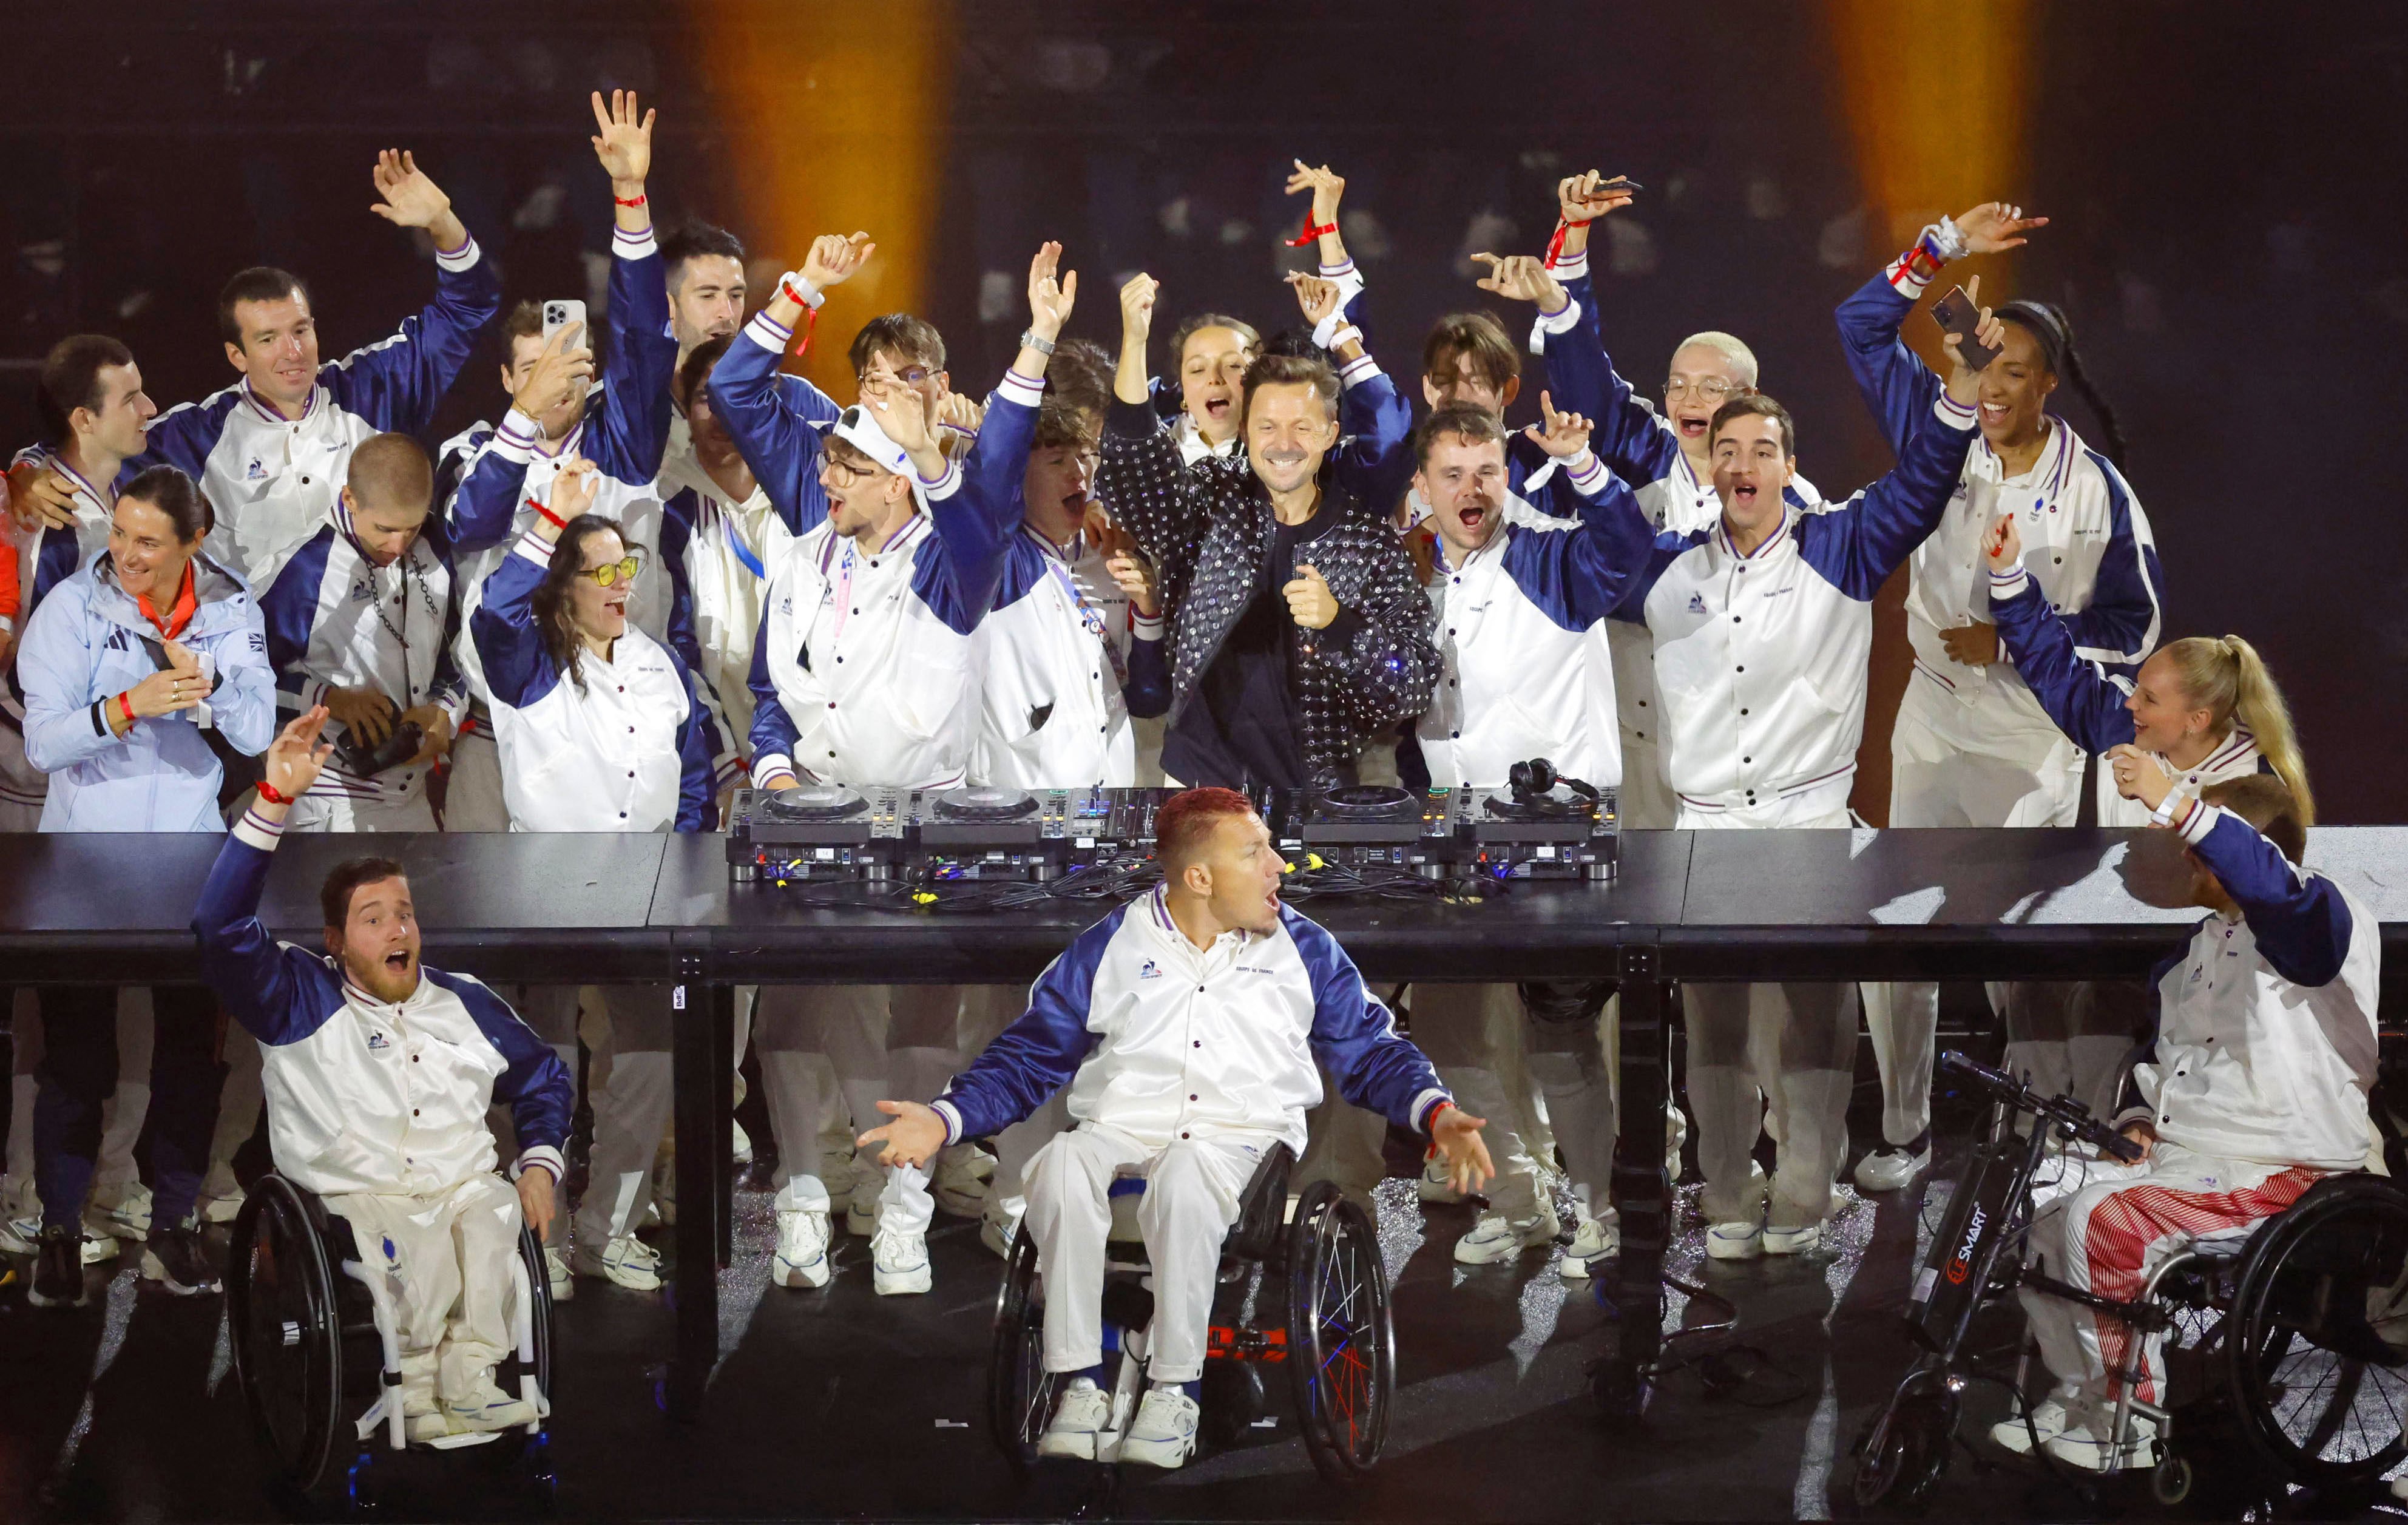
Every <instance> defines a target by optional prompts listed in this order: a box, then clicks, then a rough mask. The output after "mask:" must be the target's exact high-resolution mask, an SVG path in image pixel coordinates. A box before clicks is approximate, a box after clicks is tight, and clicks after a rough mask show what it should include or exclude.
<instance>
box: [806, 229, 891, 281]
mask: <svg viewBox="0 0 2408 1525" xmlns="http://www.w3.org/2000/svg"><path fill="white" fill-rule="evenodd" d="M877 251H878V246H877V245H876V244H874V243H871V242H870V241H869V235H868V234H867V233H856V234H853V236H851V237H839V236H838V235H836V234H833V233H823V234H821V235H820V236H819V237H816V238H813V239H812V240H811V252H810V254H809V255H807V256H806V257H805V258H804V260H803V268H802V277H803V279H804V280H805V281H810V283H811V284H812V285H813V286H815V287H817V288H818V289H819V290H821V291H825V290H827V289H828V288H829V287H830V286H840V285H842V284H843V283H844V282H846V281H850V280H852V279H853V276H854V275H855V274H857V273H858V272H859V271H860V269H861V267H862V266H864V265H867V263H869V256H870V255H871V254H873V253H875V252H877Z"/></svg>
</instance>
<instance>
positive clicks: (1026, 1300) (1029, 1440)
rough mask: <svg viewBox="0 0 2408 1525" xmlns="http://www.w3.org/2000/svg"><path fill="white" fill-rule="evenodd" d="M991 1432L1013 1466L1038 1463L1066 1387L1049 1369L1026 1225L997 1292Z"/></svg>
mask: <svg viewBox="0 0 2408 1525" xmlns="http://www.w3.org/2000/svg"><path fill="white" fill-rule="evenodd" d="M986 1385H987V1386H986V1403H987V1429H988V1431H989V1432H990V1433H992V1434H993V1435H994V1437H995V1443H996V1446H997V1447H998V1448H1000V1449H1001V1450H1002V1452H1003V1454H1004V1457H1005V1459H1006V1460H1009V1461H1010V1462H1011V1465H1012V1466H1013V1468H1014V1469H1015V1470H1017V1471H1020V1472H1023V1473H1025V1472H1027V1471H1028V1470H1029V1469H1030V1468H1032V1467H1034V1466H1035V1465H1036V1464H1037V1441H1038V1437H1039V1436H1040V1435H1042V1434H1043V1433H1044V1432H1045V1426H1046V1423H1047V1421H1048V1420H1050V1419H1052V1418H1053V1417H1054V1396H1055V1393H1056V1392H1057V1390H1058V1389H1059V1388H1060V1386H1061V1383H1060V1381H1059V1380H1058V1379H1057V1378H1055V1377H1054V1375H1052V1374H1049V1373H1048V1372H1047V1371H1046V1370H1045V1302H1044V1297H1043V1289H1042V1288H1041V1287H1039V1283H1038V1278H1037V1242H1036V1241H1035V1240H1033V1239H1031V1238H1029V1236H1028V1230H1027V1228H1026V1227H1025V1226H1023V1227H1022V1229H1021V1230H1020V1231H1019V1233H1017V1234H1016V1235H1014V1236H1013V1238H1012V1241H1011V1258H1010V1259H1008V1260H1007V1261H1006V1262H1005V1265H1004V1273H1003V1287H1002V1289H1001V1290H999V1291H998V1292H997V1293H996V1303H995V1340H994V1346H993V1349H992V1351H991V1353H990V1356H989V1359H988V1361H987V1378H986Z"/></svg>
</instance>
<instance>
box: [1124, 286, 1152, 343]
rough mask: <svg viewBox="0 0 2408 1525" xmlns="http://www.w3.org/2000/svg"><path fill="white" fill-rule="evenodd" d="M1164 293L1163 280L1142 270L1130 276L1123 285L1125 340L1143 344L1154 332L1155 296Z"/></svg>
mask: <svg viewBox="0 0 2408 1525" xmlns="http://www.w3.org/2000/svg"><path fill="white" fill-rule="evenodd" d="M1161 294H1162V282H1161V281H1156V280H1154V277H1152V276H1150V275H1147V274H1146V273H1145V272H1144V271H1142V270H1140V271H1139V272H1138V273H1137V274H1135V275H1133V276H1131V277H1129V278H1128V281H1127V283H1126V284H1125V285H1123V286H1122V287H1121V338H1122V340H1123V341H1124V342H1135V343H1138V344H1143V343H1144V342H1145V341H1146V338H1147V336H1148V335H1150V334H1152V333H1153V332H1154V298H1155V297H1157V296H1159V295H1161Z"/></svg>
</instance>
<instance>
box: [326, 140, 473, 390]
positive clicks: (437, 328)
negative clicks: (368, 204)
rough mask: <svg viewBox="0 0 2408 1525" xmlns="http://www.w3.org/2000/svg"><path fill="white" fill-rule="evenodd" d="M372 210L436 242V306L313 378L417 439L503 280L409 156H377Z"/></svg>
mask: <svg viewBox="0 0 2408 1525" xmlns="http://www.w3.org/2000/svg"><path fill="white" fill-rule="evenodd" d="M375 181H376V189H377V195H378V197H379V198H380V199H379V203H378V205H376V206H375V207H373V208H371V209H370V210H372V211H374V212H375V213H376V214H377V215H378V216H379V217H381V218H383V219H384V220H385V221H386V222H388V223H393V224H394V225H395V226H397V227H407V228H423V229H425V230H426V235H427V237H429V238H431V239H433V240H434V243H435V266H436V278H435V300H434V301H432V302H430V303H428V304H427V306H426V308H425V309H424V310H423V311H422V312H420V313H419V314H418V315H417V316H416V317H414V318H405V319H403V320H402V324H401V330H400V332H399V333H397V334H396V335H394V337H393V338H388V339H383V340H380V341H379V342H378V343H375V344H371V345H368V346H367V347H366V348H365V349H359V350H354V351H352V352H351V353H350V354H347V355H345V356H344V357H343V358H342V359H340V360H337V361H335V362H333V363H331V364H329V365H327V366H324V367H321V368H320V370H319V372H318V379H319V381H322V382H323V383H324V384H325V386H326V387H327V389H328V390H329V391H331V392H333V393H334V395H335V400H336V401H337V402H338V403H340V404H342V406H343V408H344V409H345V410H347V411H350V412H353V413H357V414H358V415H359V416H360V417H362V418H364V419H366V420H367V421H368V422H369V423H370V424H374V425H375V426H376V427H377V428H380V429H388V430H394V431H396V432H399V433H402V434H417V433H421V432H423V430H424V429H425V427H426V425H427V424H430V423H432V422H434V418H435V409H436V405H437V404H438V403H440V402H441V401H442V400H443V394H444V393H446V392H448V391H450V390H451V388H452V380H453V378H455V377H457V376H458V375H459V374H460V367H462V366H463V365H466V363H467V360H468V352H469V351H470V350H471V349H473V348H474V347H475V346H476V342H477V336H478V334H480V333H481V332H482V331H483V330H484V327H485V325H486V324H489V323H491V322H493V321H494V314H495V313H496V312H499V311H500V310H501V307H502V282H501V277H500V276H499V275H498V274H497V273H495V269H494V266H493V264H492V262H490V261H488V260H486V259H484V258H482V257H481V255H480V252H479V250H478V248H477V240H476V239H474V238H471V237H468V230H467V229H466V227H463V226H462V225H461V223H460V219H459V218H458V217H456V216H454V215H453V214H452V198H451V197H449V196H447V195H445V194H443V192H442V190H441V188H440V187H438V186H437V184H436V183H435V182H434V181H433V180H430V179H428V178H427V176H426V174H425V172H424V171H423V170H421V169H420V168H419V167H418V161H417V160H416V159H415V158H413V157H412V156H411V155H410V154H409V152H408V151H400V152H395V151H393V150H390V149H388V150H386V151H383V152H381V153H380V154H378V155H377V165H376V170H375Z"/></svg>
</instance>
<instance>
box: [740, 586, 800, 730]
mask: <svg viewBox="0 0 2408 1525" xmlns="http://www.w3.org/2000/svg"><path fill="white" fill-rule="evenodd" d="M778 596H779V590H778V587H777V584H776V583H771V584H770V588H769V597H770V598H772V599H774V598H776V597H778ZM767 606H768V600H767V599H765V600H764V601H763V608H762V610H761V628H760V630H759V631H758V632H757V633H755V634H754V636H753V669H752V671H751V672H749V673H748V674H746V676H745V682H744V686H745V687H747V688H749V689H751V690H753V734H752V736H751V737H750V738H748V740H750V741H752V743H753V756H754V757H756V758H758V757H766V756H770V755H776V756H780V757H783V758H785V759H786V760H787V761H788V762H790V763H791V762H793V760H794V756H795V743H796V741H800V740H801V739H802V733H801V732H800V731H798V730H796V728H795V717H794V716H792V715H790V714H788V713H787V712H786V704H785V701H784V700H783V699H781V698H779V697H778V685H777V683H774V682H772V681H771V680H770V677H769V610H768V607H767Z"/></svg>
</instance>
